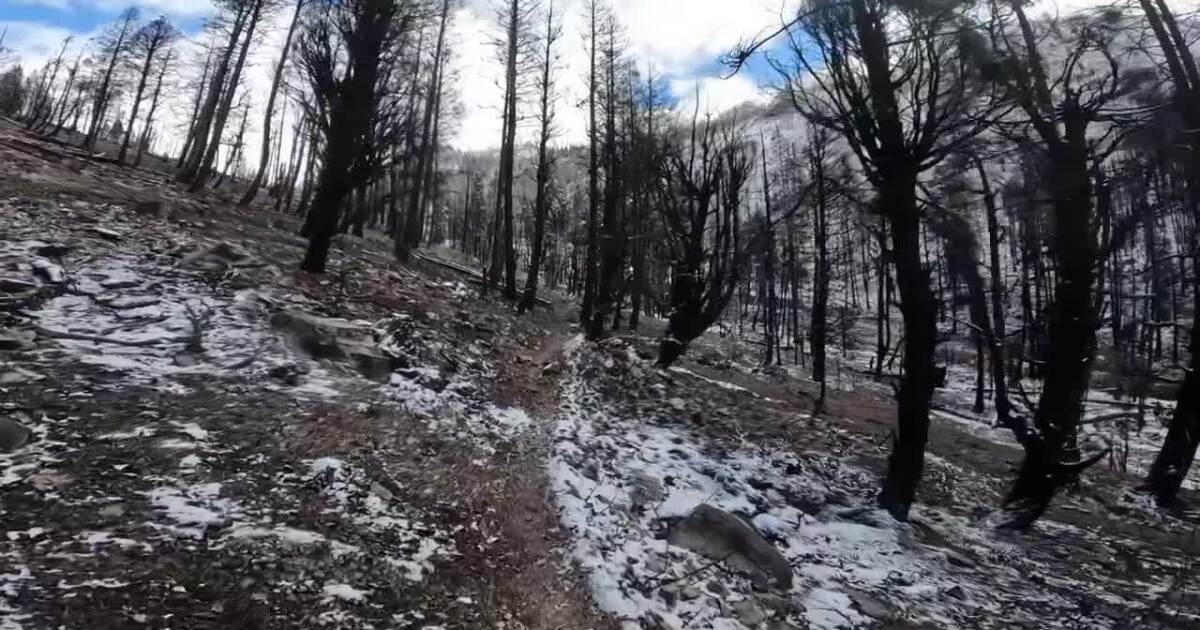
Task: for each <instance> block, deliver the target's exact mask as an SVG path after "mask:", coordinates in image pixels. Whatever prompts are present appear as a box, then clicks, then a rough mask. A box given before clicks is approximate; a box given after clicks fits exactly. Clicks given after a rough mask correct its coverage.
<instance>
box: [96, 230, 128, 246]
mask: <svg viewBox="0 0 1200 630" xmlns="http://www.w3.org/2000/svg"><path fill="white" fill-rule="evenodd" d="M91 232H92V233H93V234H95V235H96V236H99V237H100V238H102V239H104V240H106V241H112V242H114V243H115V242H117V241H119V240H121V239H122V238H124V237H125V235H124V234H121V233H120V232H117V231H115V230H110V229H108V228H102V227H98V226H97V227H93V228H92V229H91Z"/></svg>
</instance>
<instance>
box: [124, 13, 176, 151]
mask: <svg viewBox="0 0 1200 630" xmlns="http://www.w3.org/2000/svg"><path fill="white" fill-rule="evenodd" d="M178 37H179V31H178V30H177V29H176V28H175V26H174V25H173V24H171V22H170V21H169V20H167V18H166V17H158V18H155V19H154V20H153V21H152V22H150V23H149V24H147V25H145V26H143V27H142V28H140V29H138V31H137V33H135V34H134V35H133V38H132V39H131V40H130V51H131V52H132V54H134V55H136V56H137V57H138V58H140V61H141V69H140V72H139V74H138V83H137V89H136V90H135V91H134V94H133V104H132V105H131V107H130V110H129V124H128V125H126V127H125V138H124V139H123V140H121V150H120V152H118V153H117V163H118V164H124V163H125V156H126V154H128V153H129V141H130V138H132V137H133V127H134V125H135V124H136V123H137V115H138V110H139V109H140V108H141V105H142V96H143V95H144V94H145V92H146V84H147V83H149V81H150V74H151V72H153V69H154V62H155V61H157V59H158V55H159V54H161V53H162V52H163V51H164V50H166V49H167V48H169V47H170V46H171V44H172V43H173V42H174V41H175V40H176V39H177V38H178ZM161 85H162V83H161V81H160V82H159V86H160V87H161ZM156 96H157V95H156Z"/></svg>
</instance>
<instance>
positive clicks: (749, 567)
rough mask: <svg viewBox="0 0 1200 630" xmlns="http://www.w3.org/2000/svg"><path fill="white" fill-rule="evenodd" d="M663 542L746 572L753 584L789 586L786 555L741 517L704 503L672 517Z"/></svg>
mask: <svg viewBox="0 0 1200 630" xmlns="http://www.w3.org/2000/svg"><path fill="white" fill-rule="evenodd" d="M667 542H668V543H670V544H672V545H675V546H677V547H683V548H684V549H690V550H692V551H694V552H696V553H698V554H700V555H702V556H704V557H706V558H709V559H711V560H720V561H722V562H724V563H725V564H726V565H728V566H729V567H731V568H733V569H736V570H739V571H743V572H745V573H748V574H750V577H751V580H752V581H753V582H754V584H755V586H756V587H760V588H762V587H766V588H772V587H773V588H781V589H785V590H787V589H791V588H792V567H791V565H790V564H789V563H788V561H787V558H784V557H783V554H782V553H780V552H779V550H778V549H776V548H775V546H774V545H772V544H771V543H770V542H768V541H767V539H766V538H763V536H762V534H760V533H759V532H758V530H756V529H754V527H752V526H751V525H750V524H749V523H747V522H746V521H745V520H743V519H741V518H739V517H737V516H734V515H733V514H730V513H729V512H726V511H724V510H721V509H720V508H716V507H713V506H711V505H709V504H707V503H702V504H701V505H700V506H699V507H697V508H696V509H695V510H692V512H691V513H690V514H688V515H687V516H685V517H683V518H681V519H679V520H678V521H676V522H675V523H674V524H673V525H672V526H671V528H670V531H669V533H668V534H667Z"/></svg>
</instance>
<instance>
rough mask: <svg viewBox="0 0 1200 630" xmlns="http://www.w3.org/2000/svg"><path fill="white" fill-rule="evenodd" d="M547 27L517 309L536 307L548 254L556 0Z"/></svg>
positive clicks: (549, 8) (551, 2)
mask: <svg viewBox="0 0 1200 630" xmlns="http://www.w3.org/2000/svg"><path fill="white" fill-rule="evenodd" d="M547 2H548V4H547V7H546V30H545V32H544V33H543V35H542V40H541V44H542V46H543V52H542V76H541V78H540V79H539V80H538V90H539V92H540V93H541V104H540V106H539V108H538V122H539V123H540V127H541V129H540V131H539V133H538V161H537V172H536V174H535V175H534V184H535V187H536V192H535V193H534V201H533V240H532V241H531V242H530V244H529V272H528V273H527V274H526V275H525V292H524V293H523V294H522V295H521V301H520V303H519V304H518V306H517V311H518V312H520V313H524V312H526V311H530V310H533V306H534V304H536V303H537V289H538V276H539V274H540V273H541V265H542V256H543V255H544V253H545V251H544V250H545V239H546V215H547V214H548V213H549V206H550V177H551V175H552V173H553V169H554V158H553V156H551V155H550V148H549V147H550V139H551V138H552V137H553V135H554V99H555V97H556V96H557V95H556V92H555V88H554V70H555V68H554V55H555V54H556V53H555V52H554V45H555V43H557V42H558V40H559V39H560V38H561V37H562V25H561V24H560V23H559V22H557V21H555V17H554V0H547Z"/></svg>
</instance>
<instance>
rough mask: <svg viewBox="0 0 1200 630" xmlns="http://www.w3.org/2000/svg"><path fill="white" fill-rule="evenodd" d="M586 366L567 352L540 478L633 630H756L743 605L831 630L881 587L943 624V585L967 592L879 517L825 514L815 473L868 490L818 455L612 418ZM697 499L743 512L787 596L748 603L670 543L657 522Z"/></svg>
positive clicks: (830, 494)
mask: <svg viewBox="0 0 1200 630" xmlns="http://www.w3.org/2000/svg"><path fill="white" fill-rule="evenodd" d="M589 360H594V358H593V357H590V356H588V355H587V354H586V353H585V352H582V351H581V352H576V353H575V354H573V355H572V356H571V359H570V362H571V367H570V369H571V371H572V374H571V375H570V376H569V377H568V381H567V384H566V386H565V390H564V393H563V409H562V416H561V418H560V420H559V424H558V428H557V430H556V433H555V445H554V449H553V455H552V459H551V463H550V474H551V478H552V485H553V488H554V492H555V496H556V499H557V501H558V503H559V506H560V508H561V510H562V521H563V524H564V525H565V526H566V528H567V529H568V530H570V531H572V532H573V533H574V537H575V544H574V549H573V551H574V554H575V557H576V558H577V560H578V561H579V562H580V563H581V564H582V565H583V566H584V567H585V568H586V569H587V570H588V571H590V573H591V581H592V586H593V590H594V593H595V595H596V597H597V599H598V601H599V602H600V605H601V607H602V608H603V609H604V610H606V611H608V612H611V613H613V614H614V615H616V616H617V617H619V618H620V619H623V620H625V621H626V622H628V624H629V625H630V627H637V626H636V624H637V623H643V624H645V623H650V621H651V620H652V619H656V620H658V621H659V622H661V623H664V624H665V627H672V628H680V627H684V626H691V627H716V628H741V627H746V626H750V627H753V626H754V625H756V624H754V623H750V622H752V621H753V619H755V618H756V615H757V614H758V613H756V612H754V610H752V609H757V610H759V611H762V609H763V608H768V609H769V610H770V613H771V614H775V615H776V616H777V617H778V618H779V619H781V620H784V621H787V620H790V621H791V623H793V624H796V625H799V624H800V623H801V621H800V619H799V617H803V618H804V620H805V621H807V623H809V624H811V625H812V626H813V627H817V628H837V627H842V626H843V625H845V624H846V623H851V624H857V623H860V622H865V621H866V618H865V617H863V615H862V614H860V613H859V612H858V611H857V610H856V608H855V607H854V606H852V605H851V602H852V601H854V600H853V599H852V595H853V597H859V598H861V595H860V593H861V592H871V591H875V590H878V589H880V588H882V587H884V586H889V588H891V590H892V592H893V593H894V594H896V595H900V596H902V597H899V598H898V599H897V602H896V605H897V606H903V608H904V609H905V612H906V614H907V615H909V616H911V617H913V618H920V619H926V620H933V621H936V620H938V619H944V615H945V614H946V612H945V611H944V610H943V604H942V601H943V600H945V599H946V593H947V592H950V591H951V589H954V588H955V587H956V586H957V587H958V590H957V591H953V592H955V593H961V594H962V595H963V596H965V597H973V596H974V595H975V594H974V593H973V591H974V590H975V589H974V588H973V587H971V586H969V585H960V584H959V583H958V582H957V581H955V580H954V579H952V578H951V577H950V576H948V575H947V574H946V572H945V571H943V570H942V564H943V561H942V560H941V559H940V558H938V557H936V556H933V555H930V556H928V557H925V556H922V555H919V554H913V553H911V552H906V550H905V548H904V547H903V546H902V545H901V543H900V541H899V537H900V533H899V531H898V529H897V528H896V527H895V526H894V524H892V523H890V522H888V521H889V519H888V518H887V517H886V516H884V515H883V514H881V513H878V512H876V511H874V510H870V509H866V508H856V507H852V506H848V505H841V506H837V507H829V508H821V506H824V505H825V504H826V503H828V502H830V501H831V500H832V501H839V502H843V503H845V497H839V496H837V495H838V493H837V492H836V491H834V490H833V489H831V488H830V487H829V486H827V485H826V484H825V483H824V482H823V481H822V480H823V479H825V478H827V476H828V475H830V474H832V473H833V472H834V471H836V474H837V475H839V476H841V477H843V478H853V479H855V483H858V484H865V485H870V484H873V483H874V480H873V479H870V478H868V477H867V476H866V475H865V473H863V472H862V471H858V470H854V469H851V468H844V467H840V466H839V465H838V464H837V462H835V461H833V460H831V459H828V458H825V459H822V458H817V457H811V458H805V459H804V460H801V459H798V458H797V457H795V456H794V455H792V454H788V453H782V452H773V451H771V450H768V449H762V448H757V449H728V448H726V447H724V446H722V445H719V444H715V443H712V442H710V441H707V440H705V439H704V438H702V437H701V436H699V435H696V434H693V433H691V432H690V431H687V430H683V429H680V428H677V427H671V426H655V425H652V424H649V423H647V422H644V421H641V420H639V419H635V418H626V417H621V415H620V412H619V411H618V410H614V409H613V408H612V407H611V406H610V405H608V404H607V403H606V401H604V400H603V399H602V395H601V394H600V393H599V392H598V391H596V390H595V389H593V388H592V387H591V386H590V385H589V384H587V383H585V382H584V381H583V380H582V379H580V378H579V376H578V374H577V371H578V369H579V365H578V364H579V363H580V362H586V361H589ZM701 503H708V504H711V505H714V506H716V507H719V508H721V509H724V510H726V511H730V512H734V513H740V514H743V515H746V516H749V517H752V519H753V523H754V525H755V526H756V527H757V528H758V529H759V530H760V531H761V532H763V533H764V535H766V536H767V537H768V538H769V539H771V540H774V541H775V542H776V544H777V545H779V546H780V548H781V550H782V551H783V553H784V555H785V556H786V557H787V558H788V559H789V560H790V561H791V563H792V566H793V568H794V571H795V574H796V576H795V577H796V580H795V586H794V588H793V590H792V591H791V592H790V593H787V594H786V595H784V596H783V597H782V598H781V599H775V600H770V599H769V598H763V597H757V596H755V595H753V594H752V589H751V588H750V586H749V584H748V582H747V581H746V580H745V579H744V578H741V577H737V576H733V575H729V574H727V573H723V572H722V570H720V569H719V568H718V567H713V566H711V563H710V562H709V561H707V560H704V559H703V558H701V557H699V556H697V555H695V554H692V553H691V552H688V551H685V550H683V549H679V548H675V547H670V546H668V545H667V544H666V542H665V541H664V540H662V538H663V536H662V534H663V532H664V528H665V527H667V526H668V523H669V522H670V521H671V520H672V519H677V518H679V517H682V516H685V515H686V514H687V513H689V512H690V511H691V510H693V509H694V508H696V507H697V506H698V505H700V504H701ZM665 591H669V592H670V594H664V592H665ZM729 592H732V593H734V595H732V596H730V595H728V593H729ZM764 599H767V600H768V602H767V603H766V604H764V603H763V600H764ZM750 600H754V602H753V603H748V604H743V605H741V606H740V607H739V606H735V605H734V604H733V602H736V601H750ZM723 602H727V603H723Z"/></svg>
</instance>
